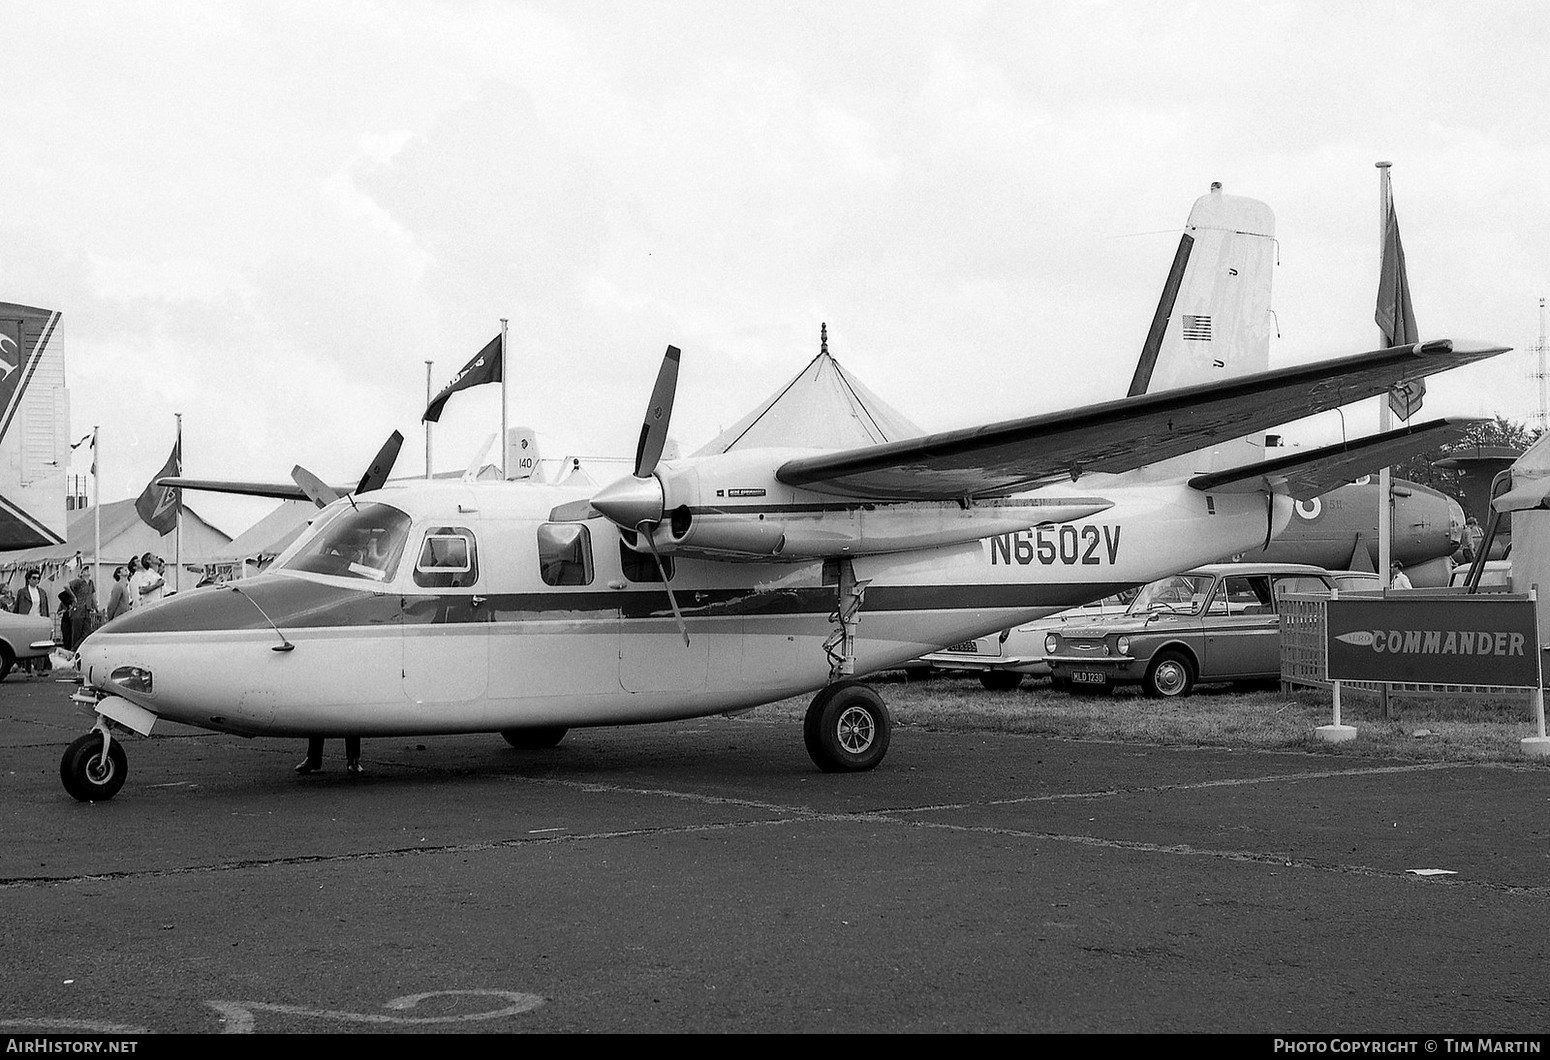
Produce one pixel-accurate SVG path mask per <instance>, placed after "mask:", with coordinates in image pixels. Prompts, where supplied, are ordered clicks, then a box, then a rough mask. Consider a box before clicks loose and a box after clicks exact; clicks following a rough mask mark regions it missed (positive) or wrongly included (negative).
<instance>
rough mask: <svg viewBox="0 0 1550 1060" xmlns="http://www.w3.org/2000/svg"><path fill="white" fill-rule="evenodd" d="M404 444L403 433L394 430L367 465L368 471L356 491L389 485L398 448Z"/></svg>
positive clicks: (365, 491) (363, 491)
mask: <svg viewBox="0 0 1550 1060" xmlns="http://www.w3.org/2000/svg"><path fill="white" fill-rule="evenodd" d="M403 444H404V436H403V435H402V434H399V433H398V432H397V431H394V432H393V433H392V434H390V435H388V440H387V441H385V442H383V443H382V448H381V449H378V450H377V455H376V456H375V457H373V458H372V461H371V463H370V464H369V465H367V467H366V473H365V474H364V475H362V476H361V484H360V485H359V486H356V487H355V492H356V493H368V492H370V491H371V490H379V489H381V488H382V487H383V486H385V485H387V480H388V475H389V474H390V473H391V472H392V470H393V464H394V463H395V462H396V461H397V460H398V450H399V449H401V448H402V447H403Z"/></svg>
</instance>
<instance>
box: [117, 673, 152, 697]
mask: <svg viewBox="0 0 1550 1060" xmlns="http://www.w3.org/2000/svg"><path fill="white" fill-rule="evenodd" d="M108 680H109V681H112V682H113V683H114V684H116V685H119V686H120V687H122V688H124V689H127V690H128V691H130V692H140V693H143V694H144V695H147V696H148V695H150V694H151V671H149V670H147V669H145V667H143V666H119V667H116V668H115V669H114V670H113V672H112V673H111V674H109V675H108Z"/></svg>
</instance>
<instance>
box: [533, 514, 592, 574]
mask: <svg viewBox="0 0 1550 1060" xmlns="http://www.w3.org/2000/svg"><path fill="white" fill-rule="evenodd" d="M538 573H539V575H540V576H542V578H543V579H544V584H545V585H591V584H592V535H591V534H590V533H589V532H588V531H587V528H586V526H585V525H583V524H582V523H545V524H544V525H543V526H540V527H539V528H538Z"/></svg>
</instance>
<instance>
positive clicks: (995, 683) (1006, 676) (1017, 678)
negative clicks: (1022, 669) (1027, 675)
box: [980, 670, 1023, 692]
mask: <svg viewBox="0 0 1550 1060" xmlns="http://www.w3.org/2000/svg"><path fill="white" fill-rule="evenodd" d="M1022 683H1023V675H1022V674H1020V673H1018V672H1017V671H1016V670H984V671H981V673H980V684H982V685H984V686H985V688H986V689H987V690H988V691H991V692H1015V691H1017V689H1018V688H1019V687H1021V686H1022Z"/></svg>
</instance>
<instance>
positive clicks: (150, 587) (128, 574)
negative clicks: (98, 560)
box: [107, 552, 167, 622]
mask: <svg viewBox="0 0 1550 1060" xmlns="http://www.w3.org/2000/svg"><path fill="white" fill-rule="evenodd" d="M166 591H167V561H166V560H164V559H162V558H161V557H160V556H157V555H154V554H152V553H150V552H147V553H146V554H145V555H143V556H130V557H129V562H128V563H126V564H125V565H124V566H122V567H114V568H113V592H112V593H111V594H110V595H109V596H108V613H107V620H108V621H109V622H111V621H113V620H114V619H115V618H117V617H118V616H119V615H123V614H128V613H129V612H130V611H134V610H137V609H139V608H142V607H150V606H152V605H154V604H156V603H159V602H160V601H161V598H162V596H163V595H165V594H166Z"/></svg>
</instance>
